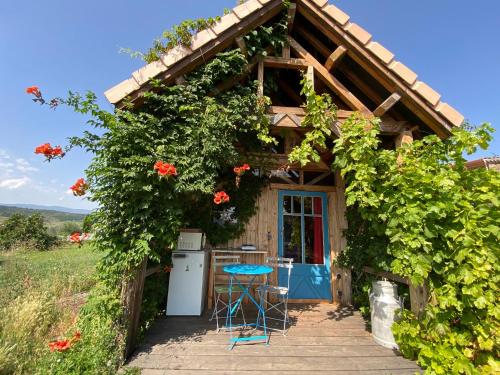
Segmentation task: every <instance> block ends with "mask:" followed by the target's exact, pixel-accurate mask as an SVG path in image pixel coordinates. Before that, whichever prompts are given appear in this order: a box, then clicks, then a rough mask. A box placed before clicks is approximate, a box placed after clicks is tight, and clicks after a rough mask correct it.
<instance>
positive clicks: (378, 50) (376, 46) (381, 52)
mask: <svg viewBox="0 0 500 375" xmlns="http://www.w3.org/2000/svg"><path fill="white" fill-rule="evenodd" d="M366 48H367V49H368V50H370V51H371V52H372V53H373V54H374V55H375V56H376V57H378V58H379V59H380V60H381V61H382V62H383V63H385V64H389V63H390V62H391V61H392V60H393V59H394V54H393V53H392V52H391V51H389V50H388V49H387V48H385V47H384V46H383V45H381V44H380V43H377V42H370V43H368V45H367V46H366Z"/></svg>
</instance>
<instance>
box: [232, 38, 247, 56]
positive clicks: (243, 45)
mask: <svg viewBox="0 0 500 375" xmlns="http://www.w3.org/2000/svg"><path fill="white" fill-rule="evenodd" d="M235 42H236V45H237V46H238V48H239V49H240V51H241V53H242V54H243V55H244V56H246V55H247V53H248V51H247V44H246V43H245V39H243V37H242V36H239V37H237V38H236V39H235Z"/></svg>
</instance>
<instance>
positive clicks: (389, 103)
mask: <svg viewBox="0 0 500 375" xmlns="http://www.w3.org/2000/svg"><path fill="white" fill-rule="evenodd" d="M400 99H401V95H399V94H398V93H397V92H395V93H393V94H392V95H391V96H389V97H388V98H387V99H385V100H384V101H383V102H382V104H380V105H379V106H378V107H377V108H376V109H375V110H374V111H373V115H374V116H377V117H380V116H382V115H383V114H384V113H386V112H387V111H388V110H389V109H391V108H392V107H393V106H394V105H395V104H396V103H397V102H399V100H400Z"/></svg>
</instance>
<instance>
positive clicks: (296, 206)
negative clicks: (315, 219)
mask: <svg viewBox="0 0 500 375" xmlns="http://www.w3.org/2000/svg"><path fill="white" fill-rule="evenodd" d="M300 198H301V197H297V196H295V195H294V196H293V197H292V200H293V206H292V207H293V213H294V214H300V213H301V212H302V204H301V202H300V201H301V199H300Z"/></svg>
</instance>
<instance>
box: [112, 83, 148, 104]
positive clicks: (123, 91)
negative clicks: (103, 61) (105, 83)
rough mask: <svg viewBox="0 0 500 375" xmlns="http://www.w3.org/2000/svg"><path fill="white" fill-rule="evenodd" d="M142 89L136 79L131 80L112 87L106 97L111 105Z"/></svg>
mask: <svg viewBox="0 0 500 375" xmlns="http://www.w3.org/2000/svg"><path fill="white" fill-rule="evenodd" d="M140 88H141V86H139V85H138V84H137V82H136V81H135V79H133V78H129V79H126V80H125V81H122V82H120V83H119V84H117V85H115V86H113V87H111V88H110V89H109V90H106V91H105V92H104V95H105V96H106V98H107V99H108V100H109V102H110V103H112V104H115V103H118V102H119V101H120V100H122V99H123V98H125V97H126V96H127V95H128V94H131V93H133V92H134V91H136V90H139V89H140Z"/></svg>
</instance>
